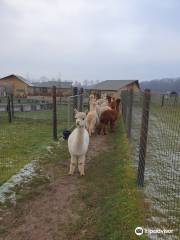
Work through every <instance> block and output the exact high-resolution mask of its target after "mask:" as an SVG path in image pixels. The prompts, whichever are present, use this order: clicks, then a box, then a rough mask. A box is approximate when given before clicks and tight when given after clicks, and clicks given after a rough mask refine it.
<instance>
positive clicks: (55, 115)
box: [52, 86, 57, 140]
mask: <svg viewBox="0 0 180 240" xmlns="http://www.w3.org/2000/svg"><path fill="white" fill-rule="evenodd" d="M52 98H53V99H52V100H53V121H52V122H53V139H54V140H57V111H56V86H53V88H52Z"/></svg>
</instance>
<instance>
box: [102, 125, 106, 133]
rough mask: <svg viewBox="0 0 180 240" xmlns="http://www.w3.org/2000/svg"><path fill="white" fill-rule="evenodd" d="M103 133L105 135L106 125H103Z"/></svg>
mask: <svg viewBox="0 0 180 240" xmlns="http://www.w3.org/2000/svg"><path fill="white" fill-rule="evenodd" d="M103 133H104V135H106V124H104V125H103Z"/></svg>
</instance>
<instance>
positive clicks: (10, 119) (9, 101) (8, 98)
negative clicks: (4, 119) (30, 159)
mask: <svg viewBox="0 0 180 240" xmlns="http://www.w3.org/2000/svg"><path fill="white" fill-rule="evenodd" d="M7 112H8V121H9V123H11V122H12V115H11V99H10V96H8V97H7Z"/></svg>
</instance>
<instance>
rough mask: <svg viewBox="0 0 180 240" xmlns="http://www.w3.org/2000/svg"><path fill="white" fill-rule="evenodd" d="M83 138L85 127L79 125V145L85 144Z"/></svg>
mask: <svg viewBox="0 0 180 240" xmlns="http://www.w3.org/2000/svg"><path fill="white" fill-rule="evenodd" d="M83 139H84V127H81V128H80V127H78V128H77V138H76V140H77V147H79V146H80V145H82V144H83Z"/></svg>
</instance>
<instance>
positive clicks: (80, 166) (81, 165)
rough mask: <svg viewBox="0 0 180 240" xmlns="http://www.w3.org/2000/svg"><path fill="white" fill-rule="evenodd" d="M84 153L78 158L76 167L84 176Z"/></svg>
mask: <svg viewBox="0 0 180 240" xmlns="http://www.w3.org/2000/svg"><path fill="white" fill-rule="evenodd" d="M84 165H85V155H82V156H80V157H79V159H78V169H79V172H80V175H81V176H84V175H85V173H84Z"/></svg>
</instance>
